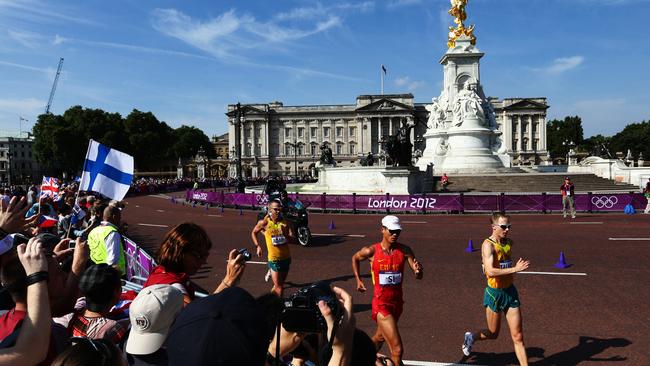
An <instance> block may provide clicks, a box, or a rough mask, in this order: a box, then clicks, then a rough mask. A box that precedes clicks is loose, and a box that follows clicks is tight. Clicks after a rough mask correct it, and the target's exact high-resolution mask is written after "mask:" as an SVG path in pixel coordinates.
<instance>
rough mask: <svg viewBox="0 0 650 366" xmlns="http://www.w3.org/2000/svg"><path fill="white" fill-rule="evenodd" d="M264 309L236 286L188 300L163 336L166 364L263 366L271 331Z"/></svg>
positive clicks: (186, 365) (184, 365) (185, 365)
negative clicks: (165, 335) (167, 333)
mask: <svg viewBox="0 0 650 366" xmlns="http://www.w3.org/2000/svg"><path fill="white" fill-rule="evenodd" d="M268 329H269V326H268V320H267V319H266V313H265V310H264V308H263V307H262V306H261V305H259V304H258V303H257V302H256V301H255V299H253V297H252V296H251V295H250V294H249V293H248V292H246V290H243V289H241V288H239V287H231V288H227V289H225V290H223V291H221V292H219V293H218V294H214V295H210V296H207V297H204V298H201V299H197V300H194V301H192V302H191V303H189V305H187V306H186V307H185V309H183V311H181V313H180V314H178V317H177V318H176V321H175V322H174V325H172V327H171V330H170V332H169V336H168V337H167V355H168V357H169V364H170V365H183V366H199V365H215V366H221V365H223V366H226V365H228V366H230V365H264V361H265V358H266V351H267V348H268V346H269V342H270V339H271V337H272V333H271V332H269V331H268Z"/></svg>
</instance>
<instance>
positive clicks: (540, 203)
mask: <svg viewBox="0 0 650 366" xmlns="http://www.w3.org/2000/svg"><path fill="white" fill-rule="evenodd" d="M289 196H290V197H291V198H292V199H299V200H300V201H301V202H302V203H304V204H309V209H310V210H313V209H316V210H332V211H352V212H355V213H356V212H357V211H362V212H390V211H398V212H410V213H428V212H429V213H434V212H450V211H452V212H459V213H464V212H495V211H501V212H507V211H518V212H542V213H546V212H550V211H561V210H562V196H561V195H560V194H547V193H538V194H505V193H497V194H488V195H478V194H464V193H458V194H416V195H391V194H388V193H387V194H385V195H368V196H366V195H363V196H361V195H357V194H354V193H353V194H351V195H336V194H326V193H323V194H320V195H314V194H309V195H307V194H290V195H289ZM185 199H186V200H187V201H192V202H196V203H201V204H208V205H215V206H225V207H239V208H252V209H255V208H258V207H260V206H264V205H266V204H267V203H268V198H267V196H266V195H265V194H263V193H228V192H212V191H202V190H196V191H194V190H188V191H187V192H186V195H185ZM646 202H647V201H646V199H645V197H644V196H643V194H642V193H637V192H629V193H592V192H588V193H578V194H576V195H575V197H574V203H575V208H576V210H577V211H582V212H616V211H618V212H623V211H624V209H625V206H627V205H628V204H631V205H632V206H633V207H634V208H635V209H636V210H638V209H643V208H644V207H645V206H646Z"/></svg>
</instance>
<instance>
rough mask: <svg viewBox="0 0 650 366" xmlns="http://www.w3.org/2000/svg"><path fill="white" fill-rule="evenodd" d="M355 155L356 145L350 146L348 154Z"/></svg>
mask: <svg viewBox="0 0 650 366" xmlns="http://www.w3.org/2000/svg"><path fill="white" fill-rule="evenodd" d="M356 153H357V145H356V144H350V154H351V155H354V154H356Z"/></svg>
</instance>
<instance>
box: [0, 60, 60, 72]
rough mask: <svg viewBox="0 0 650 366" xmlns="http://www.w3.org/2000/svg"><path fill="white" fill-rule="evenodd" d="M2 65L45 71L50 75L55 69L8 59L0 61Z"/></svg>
mask: <svg viewBox="0 0 650 366" xmlns="http://www.w3.org/2000/svg"><path fill="white" fill-rule="evenodd" d="M0 65H4V66H10V67H16V68H19V69H23V70H29V71H38V72H42V73H45V74H48V75H49V74H51V73H53V72H54V69H52V68H49V67H47V68H43V67H36V66H31V65H23V64H17V63H14V62H7V61H0Z"/></svg>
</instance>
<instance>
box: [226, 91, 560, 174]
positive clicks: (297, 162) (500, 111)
mask: <svg viewBox="0 0 650 366" xmlns="http://www.w3.org/2000/svg"><path fill="white" fill-rule="evenodd" d="M413 99H414V97H413V94H410V93H409V94H384V95H360V96H358V97H357V98H356V103H355V104H343V105H304V106H285V105H284V104H283V103H282V102H272V103H266V104H244V105H236V104H231V105H228V111H227V113H226V116H227V117H228V136H229V139H228V144H229V151H230V154H229V157H230V165H229V166H230V168H229V174H228V175H229V176H231V177H235V176H236V175H237V172H236V166H237V159H238V156H239V154H238V153H237V149H238V145H239V146H241V166H242V175H243V176H244V177H259V176H266V175H269V174H273V175H291V176H295V175H297V176H304V175H310V174H311V172H312V168H313V167H314V166H315V164H316V162H317V161H318V160H319V158H320V146H321V145H322V144H323V143H325V144H327V145H329V147H330V148H331V149H332V153H333V156H334V159H335V160H336V162H337V165H340V166H356V165H360V159H361V158H362V157H364V156H366V155H367V154H368V153H369V152H372V154H373V155H374V156H375V158H376V161H378V162H381V160H382V158H383V143H384V141H385V139H386V138H387V137H388V136H390V135H392V134H395V133H396V132H397V129H398V128H399V126H400V125H401V123H403V122H409V123H411V122H415V123H416V127H415V128H414V129H412V130H411V141H413V145H414V150H415V154H414V156H418V152H421V151H424V148H425V146H424V143H425V142H424V139H422V138H421V137H422V135H423V134H424V133H425V132H426V129H427V127H426V123H427V119H428V115H429V112H428V111H427V110H426V109H425V106H426V105H427V104H426V103H414V100H413ZM490 103H491V104H492V107H493V109H494V111H495V114H496V120H497V124H498V127H499V131H501V132H502V136H503V137H504V142H505V145H506V147H507V148H508V153H509V154H510V155H511V158H512V162H513V165H515V166H516V165H536V164H541V163H542V162H545V161H546V160H547V151H546V110H547V109H548V104H547V102H546V98H506V99H503V100H498V99H496V98H490ZM238 139H239V142H240V144H237V140H238ZM434 169H435V167H434Z"/></svg>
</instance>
